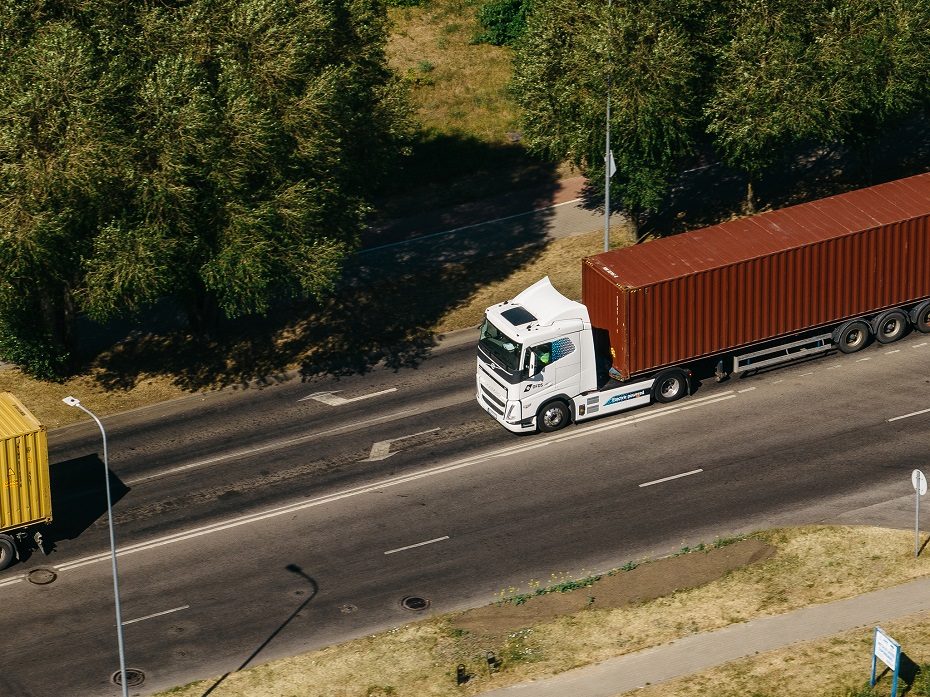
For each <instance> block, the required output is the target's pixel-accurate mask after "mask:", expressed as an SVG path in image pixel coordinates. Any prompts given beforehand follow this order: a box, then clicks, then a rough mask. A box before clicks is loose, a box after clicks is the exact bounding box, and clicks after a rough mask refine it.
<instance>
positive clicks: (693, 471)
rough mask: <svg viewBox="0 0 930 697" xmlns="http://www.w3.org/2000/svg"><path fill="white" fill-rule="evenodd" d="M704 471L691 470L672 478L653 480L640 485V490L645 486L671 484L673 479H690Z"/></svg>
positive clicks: (674, 475)
mask: <svg viewBox="0 0 930 697" xmlns="http://www.w3.org/2000/svg"><path fill="white" fill-rule="evenodd" d="M703 471H704V470H702V469H696V470H691V471H690V472H682V473H681V474H673V475H672V476H671V477H662V479H653V480H652V481H651V482H643V483H642V484H640V485H639V488H640V489H642V488H643V487H644V486H652V485H653V484H661V483H662V482H670V481H672V480H673V479H681V478H682V477H690V476H691V475H692V474H700V473H701V472H703Z"/></svg>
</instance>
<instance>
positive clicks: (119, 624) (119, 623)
mask: <svg viewBox="0 0 930 697" xmlns="http://www.w3.org/2000/svg"><path fill="white" fill-rule="evenodd" d="M61 401H62V402H64V403H65V404H67V405H68V406H69V407H77V408H78V409H80V410H81V411H83V412H84V413H85V414H87V415H88V416H90V418H92V419H93V420H94V421H95V422H96V423H97V428H99V429H100V435H101V436H102V437H103V481H104V483H105V484H106V491H107V522H108V523H109V526H110V560H111V562H112V564H113V598H114V600H115V602H116V642H117V645H118V646H119V673H120V684H121V686H122V688H123V697H129V685H128V684H127V683H126V653H125V651H124V649H123V613H122V611H121V610H120V602H119V573H118V572H117V570H116V537H115V536H114V534H113V500H112V499H111V498H110V465H109V462H108V461H107V432H106V431H104V430H103V424H102V423H100V419H98V418H97V416H96V415H95V414H94V413H93V412H92V411H91V410H90V409H88V408H87V407H85V406H84V405H83V404H81V403H80V402H79V401H78V400H77V399H76V398H74V397H65V398H64V399H63V400H61Z"/></svg>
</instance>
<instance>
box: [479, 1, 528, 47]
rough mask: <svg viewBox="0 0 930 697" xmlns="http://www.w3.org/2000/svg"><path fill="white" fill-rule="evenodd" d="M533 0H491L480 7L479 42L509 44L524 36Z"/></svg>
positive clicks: (499, 44)
mask: <svg viewBox="0 0 930 697" xmlns="http://www.w3.org/2000/svg"><path fill="white" fill-rule="evenodd" d="M532 7H533V0H489V1H488V2H486V3H484V4H483V5H482V6H481V7H480V8H479V9H478V23H479V24H480V25H481V27H482V31H481V32H480V33H479V34H478V35H477V36H476V37H475V41H477V42H479V43H487V44H493V45H494V46H509V45H511V44H513V43H514V42H515V41H516V40H517V39H519V38H520V37H522V36H523V33H524V32H525V31H526V18H527V15H529V13H530V11H531V10H532Z"/></svg>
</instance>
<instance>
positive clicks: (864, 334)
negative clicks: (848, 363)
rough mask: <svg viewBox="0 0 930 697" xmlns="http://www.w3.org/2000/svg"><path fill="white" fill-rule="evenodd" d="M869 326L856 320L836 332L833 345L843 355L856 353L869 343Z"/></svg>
mask: <svg viewBox="0 0 930 697" xmlns="http://www.w3.org/2000/svg"><path fill="white" fill-rule="evenodd" d="M869 334H870V331H869V325H868V324H866V323H865V322H863V321H862V320H861V319H854V320H851V321H849V322H847V323H846V324H844V325H843V326H842V327H840V328H839V329H837V330H836V333H835V334H834V335H833V343H835V344H836V347H837V348H838V349H839V350H840V351H842V352H843V353H855V352H856V351H861V350H862V349H864V348H865V345H866V344H868V343H869Z"/></svg>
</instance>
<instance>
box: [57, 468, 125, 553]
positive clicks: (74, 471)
mask: <svg viewBox="0 0 930 697" xmlns="http://www.w3.org/2000/svg"><path fill="white" fill-rule="evenodd" d="M103 472H104V469H103V461H102V460H101V459H100V457H99V456H98V455H96V454H94V455H85V456H83V457H78V458H74V459H71V460H65V461H63V462H55V463H52V464H51V466H50V467H49V477H50V480H51V491H52V516H53V518H52V523H51V525H49V527H48V530H47V532H46V534H45V535H44V538H45V542H46V548H47V549H51V548H53V547H54V544H55V543H56V542H58V541H60V540H73V539H75V538H77V537H79V536H80V535H82V534H83V533H84V532H85V531H86V530H87V529H88V528H90V527H91V526H92V525H93V524H94V523H96V522H97V521H103V520H104V519H105V518H106V515H107V495H106V482H105V481H104V478H103ZM107 474H108V476H109V478H110V495H111V497H112V499H113V503H114V504H115V503H116V502H117V501H119V500H120V499H122V498H123V497H124V496H125V495H126V494H127V493H128V492H129V487H127V486H126V485H125V484H123V482H122V481H121V480H120V478H119V477H117V476H116V475H115V474H113V472H112V471H108V473H107Z"/></svg>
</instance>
